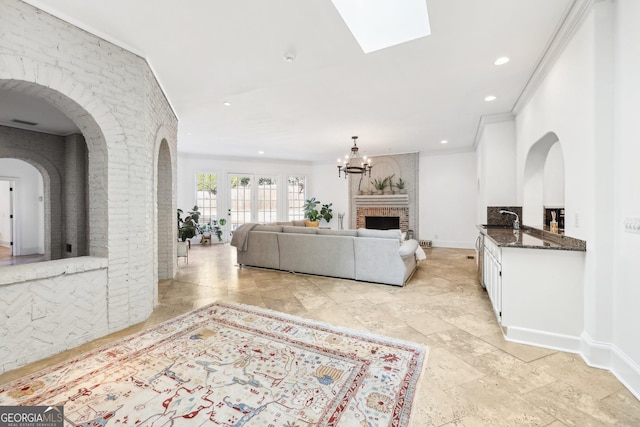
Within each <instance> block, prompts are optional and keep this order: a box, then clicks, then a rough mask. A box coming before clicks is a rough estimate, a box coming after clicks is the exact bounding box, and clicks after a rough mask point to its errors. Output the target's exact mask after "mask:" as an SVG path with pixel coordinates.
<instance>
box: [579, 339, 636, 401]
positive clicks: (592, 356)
mask: <svg viewBox="0 0 640 427" xmlns="http://www.w3.org/2000/svg"><path fill="white" fill-rule="evenodd" d="M581 338H582V342H583V351H582V353H581V356H582V358H583V359H584V361H585V362H587V364H588V365H589V366H594V367H596V368H603V369H607V370H609V371H611V373H613V375H615V376H616V378H618V380H619V381H620V382H621V383H622V384H624V386H625V387H627V388H628V389H629V391H630V392H631V393H632V394H633V395H634V396H635V397H636V399H638V400H640V365H638V363H636V362H635V361H633V360H632V359H631V358H630V357H629V356H627V354H626V353H625V352H624V351H622V350H621V349H620V348H618V347H617V346H615V345H613V344H609V343H605V342H601V341H594V340H593V338H591V336H590V335H589V334H587V333H586V332H583V333H582V336H581Z"/></svg>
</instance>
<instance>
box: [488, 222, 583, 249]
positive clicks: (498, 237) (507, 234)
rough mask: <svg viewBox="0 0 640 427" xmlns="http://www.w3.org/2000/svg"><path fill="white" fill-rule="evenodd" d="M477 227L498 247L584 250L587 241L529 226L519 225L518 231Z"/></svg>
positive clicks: (507, 228)
mask: <svg viewBox="0 0 640 427" xmlns="http://www.w3.org/2000/svg"><path fill="white" fill-rule="evenodd" d="M478 229H480V232H481V233H482V234H484V235H485V236H488V237H489V238H491V240H493V241H494V242H495V243H496V244H497V245H498V246H500V247H507V248H529V249H555V250H561V251H586V250H587V242H585V241H584V240H580V239H575V238H573V237H567V236H565V235H562V234H555V233H550V232H548V231H545V230H540V229H538V228H533V227H529V226H525V225H523V226H521V227H520V230H519V231H516V230H514V229H513V228H512V227H505V226H502V225H487V224H482V225H478Z"/></svg>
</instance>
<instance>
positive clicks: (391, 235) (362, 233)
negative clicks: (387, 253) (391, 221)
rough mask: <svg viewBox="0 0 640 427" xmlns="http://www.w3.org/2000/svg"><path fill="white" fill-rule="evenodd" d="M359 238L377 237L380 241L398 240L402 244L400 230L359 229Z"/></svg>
mask: <svg viewBox="0 0 640 427" xmlns="http://www.w3.org/2000/svg"><path fill="white" fill-rule="evenodd" d="M358 237H375V238H378V239H398V241H399V242H402V240H403V239H402V232H401V231H400V230H374V229H370V228H358Z"/></svg>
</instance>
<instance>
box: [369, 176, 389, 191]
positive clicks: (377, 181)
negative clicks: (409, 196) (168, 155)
mask: <svg viewBox="0 0 640 427" xmlns="http://www.w3.org/2000/svg"><path fill="white" fill-rule="evenodd" d="M388 182H389V177H386V178H384V179H382V178H374V180H373V181H371V185H373V188H375V189H376V194H382V193H383V192H384V189H385V188H387V183H388Z"/></svg>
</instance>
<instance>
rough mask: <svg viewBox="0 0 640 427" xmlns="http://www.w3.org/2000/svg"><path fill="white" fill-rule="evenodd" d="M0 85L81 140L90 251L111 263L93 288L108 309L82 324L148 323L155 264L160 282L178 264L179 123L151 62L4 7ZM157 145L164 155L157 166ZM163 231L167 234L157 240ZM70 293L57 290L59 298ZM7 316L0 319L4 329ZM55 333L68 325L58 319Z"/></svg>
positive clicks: (36, 14) (11, 1) (9, 2)
mask: <svg viewBox="0 0 640 427" xmlns="http://www.w3.org/2000/svg"><path fill="white" fill-rule="evenodd" d="M0 88H3V89H9V90H15V91H20V92H22V93H27V94H31V95H34V96H37V97H40V98H42V99H45V100H46V101H48V102H49V103H51V104H52V105H54V106H55V107H57V108H58V109H59V110H61V111H62V112H63V113H65V114H66V115H67V116H68V117H69V118H71V119H72V120H73V121H74V122H75V123H76V125H77V126H78V127H79V128H80V129H81V131H82V134H83V136H84V138H85V140H86V144H87V148H88V152H89V156H88V157H89V166H88V194H89V212H88V219H89V225H88V229H89V249H88V252H89V254H90V255H92V256H95V257H103V258H105V259H106V260H107V263H108V269H107V271H106V280H105V284H104V292H99V291H98V290H96V289H94V291H95V293H96V294H98V295H103V296H104V299H103V300H102V301H101V303H100V304H101V307H104V309H105V311H104V312H103V311H101V310H97V311H96V312H94V313H90V312H87V313H86V314H85V316H87V319H86V321H87V322H88V323H90V322H92V321H94V320H95V317H101V318H102V320H104V321H105V322H106V325H107V327H106V330H105V333H106V332H113V331H115V330H118V329H122V328H125V327H127V326H129V325H131V324H134V323H137V322H140V321H142V320H144V319H145V318H146V317H148V316H149V314H150V313H151V311H152V309H153V304H154V301H155V300H156V298H157V293H156V292H157V291H156V289H157V280H158V271H159V270H160V266H159V261H158V259H159V258H161V259H162V260H161V262H162V263H163V265H165V264H171V267H170V269H169V270H167V269H162V271H163V273H162V274H163V276H164V275H166V274H171V275H173V271H175V267H174V266H175V264H176V258H175V242H174V240H175V239H173V237H170V238H169V241H167V236H173V235H172V234H171V233H170V232H169V231H168V230H169V228H170V227H171V228H172V230H175V224H173V223H172V221H175V209H176V201H175V200H176V198H175V189H176V178H175V177H176V151H177V150H176V144H177V119H176V117H175V115H174V114H173V111H172V110H171V108H170V106H169V104H168V102H167V100H166V99H165V97H164V95H163V93H162V91H161V90H160V87H159V85H158V84H157V81H156V80H155V77H154V76H153V73H152V72H151V70H150V68H149V66H148V64H147V63H146V61H145V60H144V59H143V58H140V57H139V56H136V55H134V54H132V53H130V52H127V51H125V50H123V49H121V48H119V47H117V46H114V45H112V44H110V43H108V42H106V41H104V40H102V39H100V38H98V37H95V36H93V35H91V34H89V33H87V32H85V31H82V30H80V29H78V28H75V27H73V26H72V25H69V24H67V23H65V22H63V21H61V20H59V19H56V18H53V17H51V16H50V15H47V14H46V13H44V12H41V11H39V10H38V9H35V8H33V7H32V6H29V5H27V4H25V3H22V2H20V1H18V0H2V1H0ZM162 141H165V143H164V144H165V145H164V146H165V149H167V150H168V153H169V156H168V160H167V157H163V159H164V160H162V161H159V160H158V157H159V153H160V152H161V149H160V147H161V142H162ZM167 161H168V162H169V164H170V166H169V165H167V164H166V163H167ZM160 165H163V166H162V168H160ZM159 170H161V172H162V173H163V174H164V173H166V172H167V171H169V170H170V171H171V174H172V175H171V184H170V185H168V186H167V185H166V179H163V178H166V176H163V177H160V179H159V176H158V171H159ZM159 182H160V183H164V184H163V185H160V187H159V185H158V183H159ZM45 185H46V184H45ZM167 187H168V188H167ZM158 188H160V191H159V190H158ZM159 192H161V194H158V193H159ZM159 197H163V198H168V199H169V200H171V206H166V205H162V206H161V209H162V212H157V201H158V198H159ZM167 209H170V210H171V212H170V213H169V212H167ZM52 210H53V209H52ZM52 215H53V213H52ZM158 218H160V219H158ZM168 218H173V219H168ZM159 228H160V229H164V230H167V231H166V232H165V233H164V234H162V236H163V237H161V238H158V229H159ZM168 247H171V249H167V248H168ZM159 248H162V249H159ZM161 254H162V256H160V255H161ZM65 280H66V279H65V278H64V277H61V278H60V281H62V282H63V283H64V282H65ZM15 286H17V287H18V289H20V288H19V286H20V285H18V284H16V285H15ZM74 286H75V284H74ZM87 286H93V285H90V284H89V283H87ZM23 288H24V289H23V290H24V292H26V293H29V292H32V291H31V290H30V289H29V288H28V287H23ZM70 288H71V286H70V287H69V289H67V287H65V286H64V285H61V286H60V289H61V290H62V291H64V292H69V291H70ZM65 289H66V290H65ZM19 294H20V292H16V293H14V294H13V295H19ZM21 297H23V296H21ZM10 318H11V316H7V315H6V314H4V315H3V314H2V313H0V330H4V329H5V328H6V327H7V325H8V322H9V319H10ZM53 321H55V320H53ZM58 326H59V327H61V328H63V329H64V328H65V323H64V319H60V321H59V325H58ZM33 333H34V334H35V333H36V331H35V330H34V332H33ZM11 334H12V332H11V330H10V328H9V332H8V336H5V337H2V336H0V340H3V339H9V340H19V339H20V337H19V336H13V335H11ZM48 346H49V350H50V354H52V353H55V352H57V351H59V348H60V345H58V344H57V343H56V342H53V343H50V344H49V345H48ZM9 357H13V356H9ZM3 360H4V356H3ZM11 363H13V362H10V364H11ZM11 366H13V365H11Z"/></svg>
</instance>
